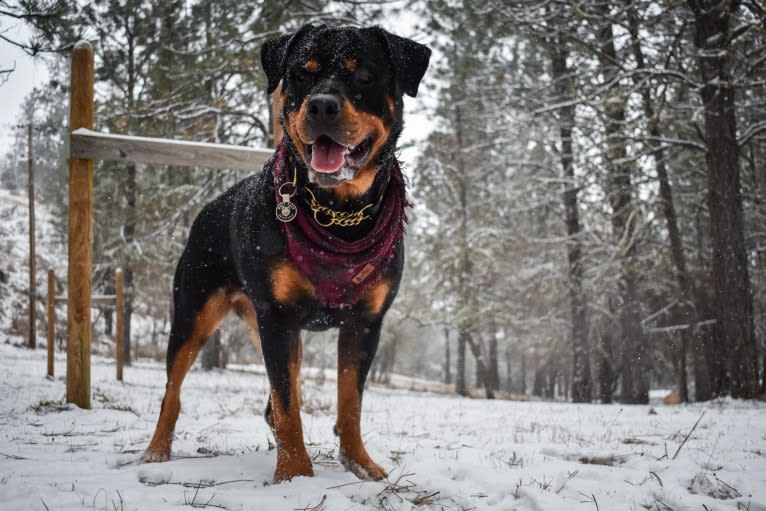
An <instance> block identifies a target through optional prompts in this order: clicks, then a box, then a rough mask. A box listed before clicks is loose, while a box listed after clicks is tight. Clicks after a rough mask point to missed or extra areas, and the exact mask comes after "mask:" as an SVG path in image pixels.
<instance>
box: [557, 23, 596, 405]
mask: <svg viewBox="0 0 766 511" xmlns="http://www.w3.org/2000/svg"><path fill="white" fill-rule="evenodd" d="M552 51H553V54H552V66H551V68H552V72H553V80H554V81H555V82H556V84H557V92H558V100H559V101H560V102H562V103H564V104H566V105H567V106H564V107H562V108H560V109H559V111H558V127H559V137H560V138H561V168H562V171H563V174H564V179H565V180H566V184H565V190H564V193H563V196H562V199H563V202H564V211H565V215H566V218H565V221H566V227H567V236H568V239H567V259H568V261H569V283H568V284H569V304H570V311H571V321H572V331H571V339H572V401H573V402H575V403H589V402H590V401H591V397H592V396H591V394H592V379H591V374H590V347H589V346H588V336H587V335H588V326H587V318H586V316H585V296H584V294H583V289H582V280H583V266H582V249H581V247H580V232H581V231H582V227H581V226H580V213H579V209H578V206H577V191H578V188H577V185H576V182H575V177H574V164H573V162H574V151H573V148H572V129H573V127H574V122H575V108H574V106H573V105H572V104H571V103H569V101H570V100H571V99H572V96H573V90H572V89H573V87H572V81H571V78H570V76H569V70H568V68H567V53H568V52H567V50H566V43H565V42H564V41H562V40H561V37H558V38H557V41H556V44H555V47H554V48H553V50H552Z"/></svg>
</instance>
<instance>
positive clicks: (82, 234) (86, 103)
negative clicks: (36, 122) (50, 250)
mask: <svg viewBox="0 0 766 511" xmlns="http://www.w3.org/2000/svg"><path fill="white" fill-rule="evenodd" d="M79 128H87V129H93V48H91V46H90V44H89V43H87V42H85V41H80V42H79V43H77V44H76V45H75V47H74V50H72V75H71V92H70V105H69V129H70V131H74V130H76V129H79ZM92 272H93V160H85V159H80V158H73V157H71V156H70V158H69V266H68V275H67V373H66V399H67V402H70V403H74V404H75V405H77V406H79V407H80V408H90V339H91V324H90V321H91V312H90V306H91V285H92V279H93V275H92Z"/></svg>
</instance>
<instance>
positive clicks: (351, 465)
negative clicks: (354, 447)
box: [340, 453, 388, 481]
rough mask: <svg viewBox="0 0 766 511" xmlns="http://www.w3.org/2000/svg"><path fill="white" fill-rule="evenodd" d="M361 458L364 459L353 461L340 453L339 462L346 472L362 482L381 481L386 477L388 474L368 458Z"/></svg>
mask: <svg viewBox="0 0 766 511" xmlns="http://www.w3.org/2000/svg"><path fill="white" fill-rule="evenodd" d="M363 458H365V459H360V460H353V459H351V458H349V457H348V456H346V455H344V454H343V453H341V455H340V462H341V463H343V466H344V467H346V469H347V470H349V471H350V472H351V473H353V474H354V475H355V476H356V477H358V478H359V479H362V480H364V481H381V480H383V479H385V478H386V477H388V472H386V471H385V470H383V468H382V467H381V466H380V465H378V464H377V463H375V462H374V461H372V459H370V457H369V456H366V457H363Z"/></svg>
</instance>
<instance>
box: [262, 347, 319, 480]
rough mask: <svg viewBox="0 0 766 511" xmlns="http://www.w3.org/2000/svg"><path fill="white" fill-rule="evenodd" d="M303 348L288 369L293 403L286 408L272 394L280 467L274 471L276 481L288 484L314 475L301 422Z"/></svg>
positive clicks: (276, 394) (277, 396)
mask: <svg viewBox="0 0 766 511" xmlns="http://www.w3.org/2000/svg"><path fill="white" fill-rule="evenodd" d="M302 351H303V349H302V347H301V344H300V343H299V344H298V349H297V353H295V354H294V357H293V359H292V360H291V361H290V364H289V366H288V368H289V374H290V404H289V405H288V408H287V409H285V408H284V407H283V403H282V400H281V399H280V398H279V393H277V392H276V391H274V390H272V391H271V420H272V423H273V426H274V435H275V436H276V437H277V468H276V470H275V471H274V481H275V482H280V481H289V480H290V479H292V478H293V477H297V476H308V477H311V476H313V475H314V470H313V469H312V468H311V459H309V455H308V453H307V452H306V445H305V444H304V443H303V425H302V423H301V410H300V404H299V403H300V390H299V386H298V377H299V373H300V365H301V357H302V354H303V353H302Z"/></svg>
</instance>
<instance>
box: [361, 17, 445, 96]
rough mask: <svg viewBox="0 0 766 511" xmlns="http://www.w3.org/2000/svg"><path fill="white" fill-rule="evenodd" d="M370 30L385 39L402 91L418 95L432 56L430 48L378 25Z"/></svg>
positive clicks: (409, 94)
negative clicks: (419, 86)
mask: <svg viewBox="0 0 766 511" xmlns="http://www.w3.org/2000/svg"><path fill="white" fill-rule="evenodd" d="M369 30H371V31H373V32H374V33H376V34H378V36H379V37H382V38H383V40H384V41H385V43H386V46H387V47H388V53H389V56H390V57H391V63H392V64H393V65H394V73H395V75H396V80H397V81H398V82H399V85H400V86H401V88H402V92H404V93H405V94H407V95H408V96H412V97H413V98H414V97H415V96H417V94H418V85H420V80H422V79H423V75H424V74H425V72H426V69H427V68H428V60H429V59H430V58H431V50H430V48H428V47H427V46H425V45H422V44H420V43H416V42H415V41H413V40H412V39H406V38H404V37H399V36H398V35H394V34H391V33H389V32H387V31H386V30H383V29H382V28H380V27H377V26H376V27H372V28H370V29H369Z"/></svg>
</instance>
